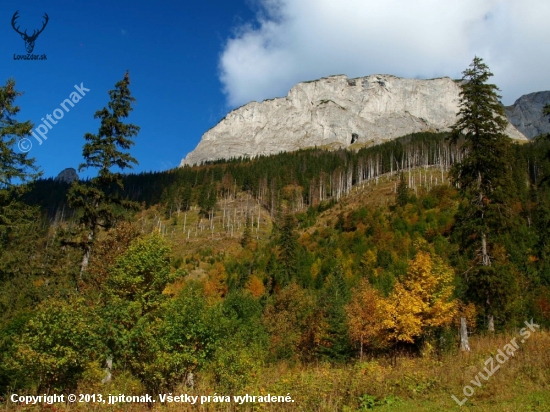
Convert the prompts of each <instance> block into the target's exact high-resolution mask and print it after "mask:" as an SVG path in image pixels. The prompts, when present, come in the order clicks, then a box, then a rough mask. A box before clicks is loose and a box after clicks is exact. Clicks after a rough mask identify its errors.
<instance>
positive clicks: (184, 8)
mask: <svg viewBox="0 0 550 412" xmlns="http://www.w3.org/2000/svg"><path fill="white" fill-rule="evenodd" d="M16 10H19V19H18V20H17V22H18V24H19V25H20V27H21V29H22V30H24V29H25V28H28V29H29V30H28V32H29V33H32V31H33V30H34V29H35V28H39V27H41V22H42V16H43V13H44V12H46V13H47V14H48V16H49V22H48V25H47V26H46V28H45V29H44V31H43V32H42V33H41V34H40V35H39V37H38V39H37V40H36V43H35V48H34V51H33V54H43V53H45V54H46V55H47V60H46V61H21V60H17V61H15V60H13V55H14V54H25V49H24V42H23V40H22V39H21V37H20V36H19V35H18V34H17V33H16V32H15V31H14V30H13V28H12V27H11V18H12V16H13V14H14V13H15V11H16ZM250 17H251V9H250V8H249V7H247V6H246V5H245V4H244V3H243V2H235V1H232V2H227V1H210V2H209V1H205V2H202V1H201V2H179V1H164V2H162V4H159V3H157V2H151V1H124V0H123V1H121V0H116V1H104V0H100V1H93V2H74V1H26V2H24V3H22V2H20V1H17V2H16V1H3V2H2V3H0V36H1V39H2V41H1V42H0V61H1V63H0V81H1V82H2V84H5V81H6V80H7V79H8V78H10V77H13V78H15V80H16V85H17V89H18V90H19V91H24V93H25V94H24V95H23V96H22V97H20V98H19V99H18V104H19V106H20V108H21V112H20V114H19V116H18V119H19V120H20V121H23V120H27V119H30V120H31V121H32V122H33V123H34V124H35V127H36V126H37V125H39V124H40V123H42V122H41V120H40V119H41V118H42V117H44V116H45V115H47V114H51V113H52V111H53V110H55V109H56V108H58V107H59V104H60V103H61V102H62V101H63V100H64V99H66V98H67V97H69V95H70V93H72V92H73V91H75V90H74V85H75V84H77V85H80V84H81V83H84V86H85V87H86V88H89V89H90V91H89V92H87V93H86V96H85V97H83V98H82V100H80V101H79V102H78V103H77V104H76V105H75V107H74V108H71V109H70V111H69V112H68V113H66V114H65V115H64V117H63V118H62V119H61V120H59V121H58V123H57V124H56V125H55V126H53V128H52V130H50V131H49V132H48V134H47V137H48V139H47V140H46V141H44V142H43V143H42V144H41V145H39V144H38V142H37V141H36V140H35V139H33V138H31V141H32V143H33V147H32V149H31V150H30V152H29V153H30V155H31V156H33V157H35V158H36V160H37V163H38V165H39V166H40V167H41V168H42V169H43V171H44V176H45V177H49V176H55V175H57V173H58V172H59V171H61V170H62V169H64V168H66V167H75V168H76V167H77V166H78V164H79V163H81V162H82V145H83V143H84V138H83V136H84V134H85V133H86V132H91V133H96V132H97V130H98V127H99V121H98V120H95V119H94V118H93V115H94V112H95V111H96V110H98V109H101V108H102V107H104V106H105V105H106V104H107V103H108V99H109V98H108V94H107V92H108V90H109V89H112V88H113V86H114V84H115V83H116V82H117V81H119V80H121V79H122V78H123V76H124V73H125V71H126V70H127V69H128V70H130V76H131V85H130V89H131V91H132V93H133V95H134V96H135V97H136V99H137V102H136V105H135V106H134V111H133V112H132V114H131V116H130V117H129V120H128V121H131V122H132V123H134V124H137V125H138V126H140V127H141V131H140V133H139V135H138V137H137V138H136V145H135V146H134V149H132V153H133V155H134V157H136V158H137V159H138V161H139V166H137V167H136V168H135V170H136V171H148V170H165V169H169V168H172V167H175V166H177V165H179V162H180V160H181V159H182V158H183V157H184V156H185V154H186V153H187V152H188V151H190V150H192V149H193V148H194V147H195V146H196V144H197V143H198V141H199V140H200V137H201V135H202V133H203V132H204V131H206V130H207V129H208V128H210V127H212V126H213V125H215V124H216V123H217V122H218V121H219V120H220V119H221V118H222V117H223V116H224V115H225V113H226V112H227V106H226V103H225V99H224V95H223V93H222V90H221V85H220V82H219V80H218V60H219V54H220V51H221V47H222V45H223V43H224V41H225V39H226V38H227V37H228V36H229V35H230V32H231V30H232V28H233V27H235V25H236V24H239V22H240V21H242V20H245V19H249V18H250Z"/></svg>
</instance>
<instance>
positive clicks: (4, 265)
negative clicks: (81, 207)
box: [0, 79, 41, 280]
mask: <svg viewBox="0 0 550 412" xmlns="http://www.w3.org/2000/svg"><path fill="white" fill-rule="evenodd" d="M22 94H23V93H21V92H18V91H16V90H15V80H13V79H9V80H8V81H7V82H6V85H5V86H3V87H0V280H1V279H2V278H3V277H4V275H5V274H6V273H5V272H6V271H11V270H12V269H15V270H16V271H19V270H18V269H17V267H18V266H22V265H21V263H22V262H27V261H28V257H29V255H26V256H25V253H26V252H29V251H28V250H25V249H27V248H25V247H23V246H24V245H27V246H30V245H31V243H30V242H29V241H28V240H29V239H28V235H31V236H32V235H33V233H35V230H34V229H33V226H34V223H35V222H36V221H37V220H39V219H37V215H38V214H39V211H38V208H36V207H30V206H27V205H26V204H25V203H23V202H22V200H21V196H22V195H23V193H24V191H25V189H26V188H27V186H26V185H24V183H28V182H32V181H34V180H35V179H36V178H38V177H39V176H40V174H41V173H40V172H38V167H37V166H35V159H34V158H29V157H28V153H27V152H23V153H17V152H16V151H15V146H16V145H18V146H19V148H20V149H21V150H22V149H24V148H26V147H25V146H26V145H27V144H30V141H27V140H28V139H26V136H30V135H31V131H32V128H33V124H32V123H31V122H30V121H29V120H27V121H25V122H19V121H17V120H16V119H15V116H16V115H17V113H19V111H20V108H19V107H18V106H16V105H15V99H16V98H17V97H19V96H21V95H22ZM24 237H25V238H27V240H25V239H23V238H24ZM15 245H18V246H17V247H16V246H15ZM21 254H22V255H21ZM10 268H11V269H10Z"/></svg>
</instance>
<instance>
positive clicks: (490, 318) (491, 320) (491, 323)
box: [487, 315, 495, 332]
mask: <svg viewBox="0 0 550 412" xmlns="http://www.w3.org/2000/svg"><path fill="white" fill-rule="evenodd" d="M487 330H488V331H489V332H494V331H495V319H494V318H493V315H488V316H487Z"/></svg>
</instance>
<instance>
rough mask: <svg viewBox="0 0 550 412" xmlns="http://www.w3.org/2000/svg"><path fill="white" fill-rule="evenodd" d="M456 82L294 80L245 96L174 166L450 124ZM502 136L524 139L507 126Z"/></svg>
mask: <svg viewBox="0 0 550 412" xmlns="http://www.w3.org/2000/svg"><path fill="white" fill-rule="evenodd" d="M459 92H460V86H459V84H458V83H456V82H455V81H453V80H451V79H450V78H448V77H444V78H438V79H431V80H419V79H403V78H399V77H395V76H391V75H371V76H367V77H360V78H356V79H348V77H347V76H345V75H338V76H331V77H328V78H322V79H319V80H316V81H311V82H303V83H299V84H297V85H296V86H294V87H293V88H292V89H291V90H290V92H289V93H288V95H287V96H286V97H282V98H276V99H271V100H265V101H263V102H261V103H258V102H251V103H248V104H246V105H244V106H242V107H240V108H238V109H235V110H233V111H232V112H230V113H229V114H228V115H227V116H226V117H225V118H224V119H222V120H221V121H220V122H219V123H218V124H217V125H216V126H215V127H213V128H212V129H210V130H209V131H207V132H206V133H205V134H204V135H203V136H202V139H201V141H200V143H199V144H198V146H197V147H196V148H195V150H193V151H192V152H190V153H189V154H188V155H187V157H186V158H185V159H183V160H182V162H181V165H182V166H183V165H193V164H199V163H201V162H203V161H207V160H216V159H222V158H223V159H229V158H231V157H239V156H248V157H254V156H258V155H270V154H275V153H278V152H281V151H293V150H298V149H300V148H305V147H313V146H318V147H332V148H336V147H349V146H351V145H352V144H353V145H354V146H359V145H361V146H362V145H367V144H378V143H380V142H382V141H384V140H389V139H395V138H397V137H400V136H403V135H406V134H409V133H415V132H423V131H445V130H449V127H450V126H451V125H452V124H454V123H455V122H456V113H457V112H458V102H459ZM507 133H508V134H509V135H510V137H513V138H515V139H525V136H524V135H523V134H521V133H520V132H519V131H518V130H517V129H516V128H515V127H513V126H512V125H510V126H509V127H508V129H507Z"/></svg>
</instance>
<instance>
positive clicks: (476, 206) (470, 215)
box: [451, 57, 513, 330]
mask: <svg viewBox="0 0 550 412" xmlns="http://www.w3.org/2000/svg"><path fill="white" fill-rule="evenodd" d="M491 76H493V74H492V73H491V72H490V71H489V68H488V67H487V65H486V64H485V63H483V60H482V59H481V58H479V57H475V58H474V60H473V62H472V63H471V64H470V66H469V68H468V69H466V70H465V71H464V72H463V78H462V80H463V82H462V85H461V89H462V90H461V92H460V103H459V107H460V110H459V113H458V121H457V122H456V123H455V124H454V125H453V126H452V132H451V141H452V142H453V143H455V144H456V143H457V142H458V141H459V140H463V141H464V143H463V145H462V151H463V158H462V161H460V162H457V163H455V165H454V166H453V168H452V169H451V178H452V180H453V182H454V184H455V185H456V186H457V187H458V189H459V192H460V194H461V196H462V198H463V200H464V202H463V203H462V206H461V208H460V210H459V212H458V214H457V218H456V224H455V233H458V234H459V236H460V240H461V247H462V250H463V251H464V252H466V253H470V256H469V257H470V259H471V263H472V267H471V268H470V269H472V271H470V273H472V274H471V275H469V283H470V287H474V285H475V289H476V290H475V291H473V292H475V293H472V296H474V295H476V296H479V292H480V289H482V290H483V298H482V301H479V300H480V299H479V298H478V299H476V300H478V303H479V304H480V306H481V307H483V308H484V309H485V313H486V315H487V320H488V326H489V330H493V329H494V321H493V319H494V318H493V316H494V314H496V313H497V312H498V311H499V309H502V308H497V307H496V306H497V305H496V304H494V303H495V302H497V301H498V302H502V301H505V299H503V297H502V296H501V294H502V293H505V291H503V289H502V285H500V284H499V285H496V284H495V280H498V274H497V273H495V272H496V269H495V267H494V265H493V261H492V249H493V247H494V246H495V244H496V242H497V238H498V236H499V235H500V234H502V233H503V232H505V231H506V228H507V227H508V226H509V223H510V219H509V217H510V216H509V210H510V209H509V207H508V203H509V201H510V196H511V194H510V193H509V190H510V188H512V186H513V184H512V176H511V169H510V161H511V159H510V153H511V151H510V139H509V138H508V137H507V136H506V135H505V134H504V130H505V129H506V126H507V123H508V122H507V120H506V115H505V113H504V107H503V106H502V104H501V103H500V102H499V98H500V96H499V95H498V94H497V91H498V90H499V89H498V87H497V86H496V85H494V84H489V83H487V81H488V79H489V78H490V77H491ZM497 294H498V296H497ZM499 306H500V305H499Z"/></svg>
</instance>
